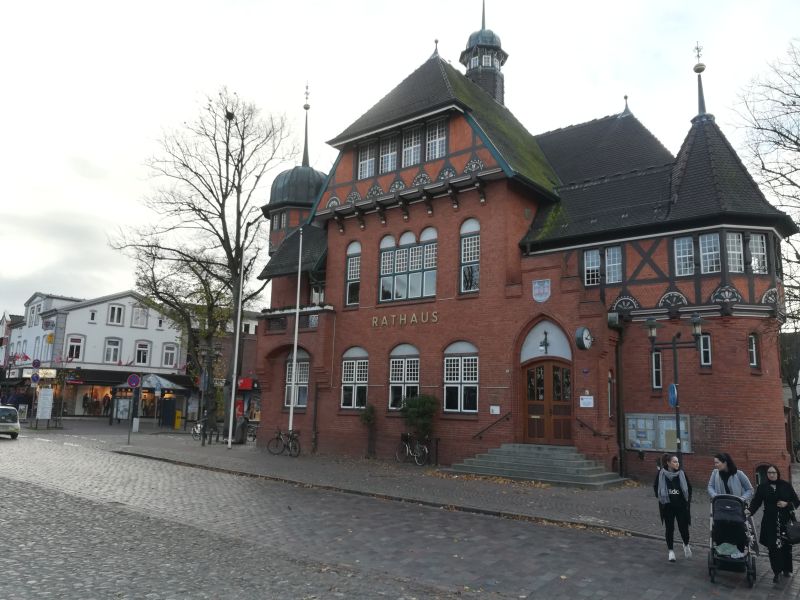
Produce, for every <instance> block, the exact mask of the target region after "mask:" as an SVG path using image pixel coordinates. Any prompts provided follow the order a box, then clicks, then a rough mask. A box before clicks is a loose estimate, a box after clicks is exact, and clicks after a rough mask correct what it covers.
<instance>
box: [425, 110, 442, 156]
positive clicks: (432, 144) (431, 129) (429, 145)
mask: <svg viewBox="0 0 800 600" xmlns="http://www.w3.org/2000/svg"><path fill="white" fill-rule="evenodd" d="M446 154H447V122H446V121H445V119H437V120H436V121H431V122H430V123H428V128H427V132H426V134H425V160H426V161H430V160H437V159H439V158H443V157H444V156H445V155H446Z"/></svg>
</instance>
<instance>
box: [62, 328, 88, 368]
mask: <svg viewBox="0 0 800 600" xmlns="http://www.w3.org/2000/svg"><path fill="white" fill-rule="evenodd" d="M85 344H86V338H85V337H84V336H82V335H68V336H67V352H66V359H67V362H81V360H83V347H84V345H85Z"/></svg>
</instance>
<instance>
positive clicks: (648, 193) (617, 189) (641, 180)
mask: <svg viewBox="0 0 800 600" xmlns="http://www.w3.org/2000/svg"><path fill="white" fill-rule="evenodd" d="M670 174H671V166H670V165H667V166H663V167H658V168H654V169H647V170H643V171H634V172H632V173H627V174H624V175H617V176H614V177H608V178H604V179H596V180H594V181H591V182H587V183H583V184H576V185H571V186H565V187H562V188H559V189H558V194H559V196H560V198H561V201H560V202H558V203H552V204H548V205H546V206H543V207H541V208H540V209H539V211H538V212H537V214H536V217H535V218H534V221H533V224H532V226H531V228H530V230H529V231H528V233H527V235H526V236H525V237H524V238H523V240H522V242H521V245H523V246H527V245H530V247H531V248H532V249H546V248H551V247H557V246H563V245H567V244H569V243H588V242H591V241H592V239H596V238H598V237H601V236H608V234H609V233H610V232H612V231H613V232H614V233H615V234H624V232H626V231H629V230H635V231H636V233H637V234H638V233H642V232H643V230H644V229H646V228H647V227H650V226H653V225H654V224H655V225H660V224H661V223H662V222H663V221H664V218H665V206H667V205H668V203H669V180H670Z"/></svg>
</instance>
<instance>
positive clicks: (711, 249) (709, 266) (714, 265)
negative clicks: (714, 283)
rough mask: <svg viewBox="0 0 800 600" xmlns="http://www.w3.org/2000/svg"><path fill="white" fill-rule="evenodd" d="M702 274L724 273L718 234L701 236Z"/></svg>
mask: <svg viewBox="0 0 800 600" xmlns="http://www.w3.org/2000/svg"><path fill="white" fill-rule="evenodd" d="M699 243H700V273H701V274H702V275H708V274H709V273H719V272H720V271H722V254H721V252H720V246H719V234H718V233H704V234H703V235H701V236H700V240H699Z"/></svg>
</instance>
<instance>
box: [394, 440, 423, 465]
mask: <svg viewBox="0 0 800 600" xmlns="http://www.w3.org/2000/svg"><path fill="white" fill-rule="evenodd" d="M429 456H430V450H428V446H426V445H425V442H423V441H422V440H418V439H417V438H415V437H414V436H413V435H411V434H410V433H402V434H400V443H399V444H398V445H397V450H395V452H394V458H395V460H396V461H397V462H405V461H406V460H409V459H411V458H413V459H414V462H415V463H416V464H417V465H419V466H420V467H421V466H422V465H424V464H425V463H427V462H428V457H429Z"/></svg>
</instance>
